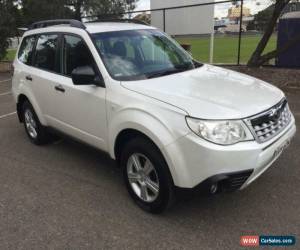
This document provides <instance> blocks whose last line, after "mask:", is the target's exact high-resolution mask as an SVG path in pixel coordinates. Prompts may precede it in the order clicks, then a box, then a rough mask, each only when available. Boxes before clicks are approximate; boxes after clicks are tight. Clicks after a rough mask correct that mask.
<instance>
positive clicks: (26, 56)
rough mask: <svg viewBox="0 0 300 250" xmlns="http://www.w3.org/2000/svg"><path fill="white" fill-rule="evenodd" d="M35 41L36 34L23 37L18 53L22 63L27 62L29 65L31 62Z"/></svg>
mask: <svg viewBox="0 0 300 250" xmlns="http://www.w3.org/2000/svg"><path fill="white" fill-rule="evenodd" d="M35 41H36V38H35V36H28V37H25V38H24V39H23V42H22V44H21V47H20V50H19V54H18V58H19V60H20V61H21V62H22V63H25V64H27V65H30V64H31V62H32V56H33V50H34V45H35Z"/></svg>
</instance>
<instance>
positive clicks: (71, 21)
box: [29, 19, 86, 30]
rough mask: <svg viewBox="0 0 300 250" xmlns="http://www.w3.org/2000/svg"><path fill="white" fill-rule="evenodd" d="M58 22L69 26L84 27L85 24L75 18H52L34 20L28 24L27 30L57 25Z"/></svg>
mask: <svg viewBox="0 0 300 250" xmlns="http://www.w3.org/2000/svg"><path fill="white" fill-rule="evenodd" d="M59 24H69V25H70V26H71V27H76V28H79V29H86V27H85V25H84V24H83V23H82V22H80V21H78V20H75V19H54V20H45V21H40V22H35V23H33V24H31V25H30V26H29V30H33V29H38V28H45V27H49V26H54V25H59Z"/></svg>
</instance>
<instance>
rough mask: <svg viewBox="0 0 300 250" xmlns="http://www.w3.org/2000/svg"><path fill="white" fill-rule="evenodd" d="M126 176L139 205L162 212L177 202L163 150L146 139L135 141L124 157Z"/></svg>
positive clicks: (126, 150) (126, 147)
mask: <svg viewBox="0 0 300 250" xmlns="http://www.w3.org/2000/svg"><path fill="white" fill-rule="evenodd" d="M121 165H122V168H123V177H124V181H125V184H126V186H127V189H128V192H129V194H130V196H131V197H132V198H133V200H134V201H135V202H136V204H137V205H138V206H139V207H141V208H142V209H144V210H145V211H147V212H150V213H161V212H163V211H164V210H166V209H167V208H168V207H170V206H171V205H172V203H173V201H174V185H173V181H172V177H171V174H170V172H169V169H168V166H167V164H166V162H165V160H164V158H163V156H162V154H161V152H160V151H159V149H158V148H157V147H156V146H155V145H154V144H153V143H152V142H151V141H149V140H147V139H145V138H135V139H133V140H131V141H130V142H129V143H128V144H127V145H126V146H125V148H124V149H123V153H122V155H121Z"/></svg>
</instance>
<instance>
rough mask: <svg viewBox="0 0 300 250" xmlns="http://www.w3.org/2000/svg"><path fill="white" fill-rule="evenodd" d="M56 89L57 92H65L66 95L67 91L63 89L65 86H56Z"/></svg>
mask: <svg viewBox="0 0 300 250" xmlns="http://www.w3.org/2000/svg"><path fill="white" fill-rule="evenodd" d="M54 88H55V90H57V91H60V92H63V93H65V91H66V90H65V89H64V88H63V86H61V85H57V86H55V87H54Z"/></svg>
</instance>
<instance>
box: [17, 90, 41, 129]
mask: <svg viewBox="0 0 300 250" xmlns="http://www.w3.org/2000/svg"><path fill="white" fill-rule="evenodd" d="M25 101H28V102H29V103H30V104H31V105H32V107H33V109H34V111H35V113H36V115H37V116H38V118H39V120H40V122H41V123H42V124H43V125H46V121H45V119H44V117H43V116H42V112H41V110H40V108H39V107H38V105H37V102H35V101H34V99H33V98H30V97H29V96H28V95H26V94H24V93H21V94H19V95H18V97H17V114H18V118H19V121H20V122H21V123H22V122H23V117H22V106H23V104H24V102H25Z"/></svg>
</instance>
